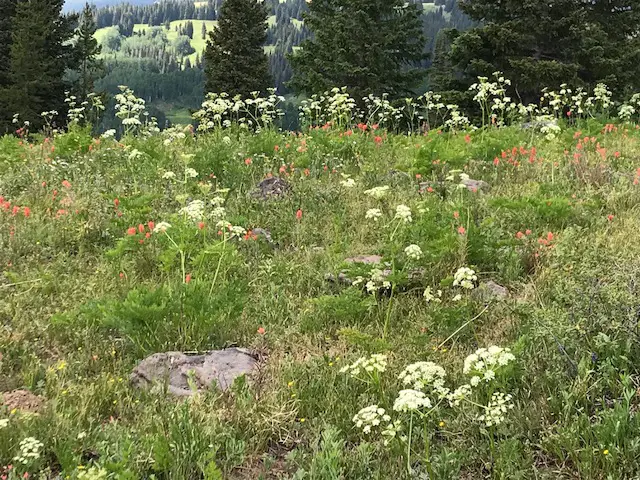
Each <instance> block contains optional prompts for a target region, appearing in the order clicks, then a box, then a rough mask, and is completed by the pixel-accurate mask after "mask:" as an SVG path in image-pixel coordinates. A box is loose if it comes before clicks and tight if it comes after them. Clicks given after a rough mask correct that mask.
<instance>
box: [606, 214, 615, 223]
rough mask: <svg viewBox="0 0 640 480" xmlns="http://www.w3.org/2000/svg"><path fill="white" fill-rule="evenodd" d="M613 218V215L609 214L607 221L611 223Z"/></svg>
mask: <svg viewBox="0 0 640 480" xmlns="http://www.w3.org/2000/svg"><path fill="white" fill-rule="evenodd" d="M613 218H614V217H613V215H611V214H609V215H607V220H609V221H610V222H612V221H613Z"/></svg>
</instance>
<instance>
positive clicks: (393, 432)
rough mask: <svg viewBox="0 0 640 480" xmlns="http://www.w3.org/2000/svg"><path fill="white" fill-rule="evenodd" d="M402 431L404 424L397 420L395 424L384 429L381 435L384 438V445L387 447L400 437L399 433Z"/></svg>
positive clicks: (390, 424)
mask: <svg viewBox="0 0 640 480" xmlns="http://www.w3.org/2000/svg"><path fill="white" fill-rule="evenodd" d="M400 430H402V424H401V423H400V421H399V420H396V421H395V422H393V423H389V424H388V425H387V426H386V427H384V429H383V430H382V433H381V435H382V436H383V437H384V442H383V443H384V444H385V445H389V442H390V441H391V440H392V439H394V438H395V437H396V436H397V435H398V432H399V431H400Z"/></svg>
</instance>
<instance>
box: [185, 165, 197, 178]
mask: <svg viewBox="0 0 640 480" xmlns="http://www.w3.org/2000/svg"><path fill="white" fill-rule="evenodd" d="M184 175H185V177H190V178H196V177H197V176H198V172H197V171H196V170H195V169H193V168H191V167H187V168H185V169H184Z"/></svg>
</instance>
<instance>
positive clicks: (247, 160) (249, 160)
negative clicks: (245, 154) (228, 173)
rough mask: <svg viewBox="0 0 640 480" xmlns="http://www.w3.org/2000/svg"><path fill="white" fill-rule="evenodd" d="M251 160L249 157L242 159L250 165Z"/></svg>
mask: <svg viewBox="0 0 640 480" xmlns="http://www.w3.org/2000/svg"><path fill="white" fill-rule="evenodd" d="M252 163H253V162H252V161H251V158H245V159H244V164H245V165H251V164H252Z"/></svg>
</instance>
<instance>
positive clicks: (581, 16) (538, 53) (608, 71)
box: [451, 0, 640, 101]
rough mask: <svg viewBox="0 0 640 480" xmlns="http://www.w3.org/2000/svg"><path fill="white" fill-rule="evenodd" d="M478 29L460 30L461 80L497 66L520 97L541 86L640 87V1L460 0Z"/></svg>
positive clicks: (456, 46) (455, 53) (455, 55)
mask: <svg viewBox="0 0 640 480" xmlns="http://www.w3.org/2000/svg"><path fill="white" fill-rule="evenodd" d="M459 4H460V8H461V9H462V10H463V11H464V12H465V13H466V14H467V15H469V16H470V17H471V18H472V19H473V20H477V21H481V22H482V26H480V27H476V28H473V29H471V30H468V31H466V32H464V33H461V34H460V35H459V36H458V37H457V38H456V40H455V41H454V43H453V46H452V56H451V58H452V60H453V62H454V65H455V66H456V67H457V68H458V70H459V71H460V72H461V73H462V74H463V75H464V77H465V80H466V82H465V83H466V85H465V86H467V85H469V84H470V83H473V82H475V78H476V76H478V75H482V76H490V75H491V74H492V73H493V72H495V71H501V72H503V73H504V75H505V76H506V77H508V78H510V79H511V80H512V82H513V86H514V90H515V92H517V94H518V95H519V96H520V97H521V98H522V99H523V100H524V101H534V100H535V99H536V98H537V97H538V96H539V93H540V89H542V88H543V87H552V88H557V87H558V86H559V85H560V84H562V83H568V84H582V85H586V86H593V85H595V84H596V83H598V82H605V83H607V85H609V87H611V88H612V89H613V90H614V92H616V93H618V94H622V93H623V92H624V91H625V90H627V89H633V88H637V87H638V85H639V84H640V37H639V36H638V34H639V33H640V0H606V1H582V0H554V1H549V0H501V1H500V2H496V1H495V0H461V1H460V2H459Z"/></svg>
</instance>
